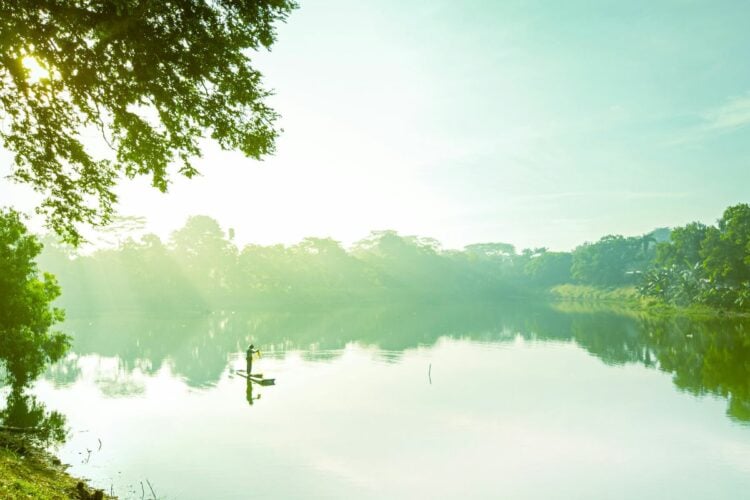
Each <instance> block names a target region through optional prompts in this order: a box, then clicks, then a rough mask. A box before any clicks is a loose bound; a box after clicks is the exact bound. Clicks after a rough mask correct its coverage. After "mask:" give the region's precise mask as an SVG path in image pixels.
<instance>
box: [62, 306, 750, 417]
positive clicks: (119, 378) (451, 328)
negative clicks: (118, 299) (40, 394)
mask: <svg viewBox="0 0 750 500" xmlns="http://www.w3.org/2000/svg"><path fill="white" fill-rule="evenodd" d="M749 325H750V323H748V322H747V320H729V319H712V320H705V321H695V320H689V319H686V318H680V317H675V318H653V317H647V316H637V315H632V314H627V313H622V312H616V311H611V310H609V311H601V310H600V311H593V310H586V309H581V308H578V309H575V310H572V311H571V310H565V311H561V310H557V309H555V308H553V307H550V306H547V305H543V304H539V305H530V304H522V303H513V304H500V305H498V304H473V305H466V304H461V305H446V304H432V305H425V304H419V305H411V304H404V305H401V306H398V307H394V306H382V307H380V306H370V307H364V308H356V309H353V308H331V309H325V310H321V309H300V310H295V311H289V310H283V311H280V310H269V311H260V312H220V313H212V314H205V313H202V314H182V315H175V314H173V315H171V316H169V317H161V316H132V315H128V316H122V317H117V316H111V315H107V316H102V317H93V318H85V319H78V320H70V321H68V322H67V324H66V325H65V328H66V330H67V331H69V332H70V333H71V334H72V335H73V336H74V349H75V350H76V356H71V357H69V358H68V359H67V360H65V361H63V362H61V363H59V364H58V365H56V366H55V367H54V368H53V369H52V370H50V371H49V372H48V375H47V376H48V378H50V379H51V380H53V381H55V383H56V384H59V385H68V384H71V383H73V382H75V381H76V380H78V379H79V378H81V377H83V376H84V375H83V374H82V372H81V369H80V358H79V357H77V356H85V355H88V354H96V355H98V356H104V357H112V358H115V359H117V360H118V367H117V371H116V373H115V374H114V375H111V376H109V377H106V378H102V379H101V380H99V382H98V384H99V386H100V388H101V390H102V391H104V392H106V393H108V394H111V395H128V394H135V393H137V392H138V391H141V390H142V386H141V385H139V384H138V383H137V382H134V381H133V375H134V374H137V373H143V374H145V375H153V374H155V373H157V372H158V371H159V370H161V369H162V367H164V366H165V365H169V367H170V369H171V370H172V372H173V373H175V374H176V375H178V376H180V377H182V378H183V379H184V380H185V381H186V383H187V384H188V385H189V386H190V387H193V388H201V387H211V386H213V385H215V384H216V383H217V382H218V381H219V380H220V378H221V376H222V374H223V373H224V372H225V370H226V368H227V365H228V364H230V363H232V362H235V361H238V360H239V359H241V357H242V354H239V355H238V353H243V354H244V351H245V348H246V346H247V345H248V344H250V343H252V344H254V345H256V346H260V347H262V349H263V352H264V355H265V356H268V357H271V358H273V357H281V356H284V354H285V353H286V352H287V351H289V350H303V351H304V354H303V358H304V359H306V360H312V361H325V360H330V359H333V358H335V357H337V356H339V355H340V353H341V352H342V349H343V348H344V347H345V346H346V345H347V344H349V343H351V342H357V343H359V344H363V345H373V346H377V347H378V348H379V351H378V352H379V356H380V357H381V359H382V360H383V361H386V362H397V361H398V360H399V359H400V358H401V356H403V353H404V351H405V350H406V349H410V348H415V347H418V346H430V345H433V344H435V342H436V341H437V340H438V339H439V338H441V337H451V338H460V339H466V340H471V341H475V342H486V343H493V344H497V343H504V342H509V341H512V340H513V339H515V338H516V337H517V336H520V337H522V338H523V339H525V340H527V341H538V342H564V343H570V342H572V343H575V344H577V345H579V346H580V347H582V348H583V349H585V350H586V351H587V352H589V353H590V354H591V355H593V356H595V357H597V358H599V359H600V360H601V361H602V362H604V363H606V364H608V365H623V364H629V363H637V364H641V365H643V366H646V367H650V368H654V369H659V370H663V371H665V372H668V373H672V374H673V376H674V377H673V378H674V383H675V385H676V387H677V388H679V389H680V390H684V391H688V392H690V393H692V394H696V395H703V394H713V395H717V396H721V397H723V398H726V399H727V400H728V410H727V413H728V415H729V416H730V417H731V418H733V419H735V420H738V421H744V422H750V333H748V332H749V331H750V328H748V326H749ZM258 398H259V395H253V387H252V383H250V382H248V384H247V389H246V399H247V402H248V403H249V404H253V403H254V401H256V400H257V399H258Z"/></svg>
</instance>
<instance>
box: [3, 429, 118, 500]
mask: <svg viewBox="0 0 750 500" xmlns="http://www.w3.org/2000/svg"><path fill="white" fill-rule="evenodd" d="M67 468H68V466H67V465H65V464H63V463H62V462H61V461H60V459H58V458H57V457H56V456H54V455H53V454H52V453H51V452H49V451H47V450H45V449H44V448H42V447H40V446H38V445H36V444H34V443H32V442H31V440H30V439H28V438H26V437H24V436H23V435H20V434H18V433H15V432H9V431H6V430H0V497H1V498H8V499H16V498H18V499H21V498H24V499H26V498H40V499H78V500H94V499H96V500H98V499H106V498H117V497H114V496H110V495H107V494H106V493H105V492H104V491H103V490H99V489H96V488H93V487H91V486H89V485H88V484H86V481H85V480H82V479H79V478H76V477H73V476H71V475H70V474H68V472H67Z"/></svg>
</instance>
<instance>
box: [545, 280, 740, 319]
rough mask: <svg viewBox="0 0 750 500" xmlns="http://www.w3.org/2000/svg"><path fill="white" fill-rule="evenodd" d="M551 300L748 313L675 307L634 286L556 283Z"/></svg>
mask: <svg viewBox="0 0 750 500" xmlns="http://www.w3.org/2000/svg"><path fill="white" fill-rule="evenodd" d="M548 297H549V298H550V299H551V300H552V301H553V302H562V303H579V304H584V305H585V304H591V305H606V306H608V307H616V308H618V309H626V310H629V311H632V312H640V313H648V314H651V315H673V314H679V315H681V316H688V317H692V318H717V317H738V318H741V317H749V316H750V314H748V313H747V312H745V311H733V310H727V309H716V308H713V307H708V306H704V305H691V306H687V307H679V306H675V305H672V304H667V303H665V302H662V301H660V300H658V299H655V298H653V297H644V296H642V295H641V294H639V293H638V290H637V289H636V288H635V287H634V286H623V287H612V288H600V287H595V286H589V285H572V284H566V285H557V286H554V287H552V288H550V289H549V291H548Z"/></svg>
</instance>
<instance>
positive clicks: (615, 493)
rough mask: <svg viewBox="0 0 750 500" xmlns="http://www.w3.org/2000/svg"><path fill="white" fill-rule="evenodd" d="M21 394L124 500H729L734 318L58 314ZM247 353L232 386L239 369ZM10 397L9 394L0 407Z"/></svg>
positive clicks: (566, 310) (743, 355)
mask: <svg viewBox="0 0 750 500" xmlns="http://www.w3.org/2000/svg"><path fill="white" fill-rule="evenodd" d="M64 330H65V331H67V332H69V333H71V334H72V335H73V336H74V349H73V350H74V352H73V354H71V355H70V356H68V357H67V358H66V359H65V360H64V361H63V362H60V363H58V364H57V365H55V366H54V367H52V368H51V369H50V370H49V371H48V373H47V374H46V375H45V377H43V378H42V379H40V380H39V381H38V382H37V383H36V385H35V386H34V389H33V393H34V394H35V395H36V396H37V397H38V399H39V401H43V402H44V404H45V405H46V407H47V410H55V411H59V412H60V413H62V414H63V415H64V416H65V417H66V421H67V429H68V438H67V440H66V441H65V443H64V444H61V445H60V446H59V447H58V448H57V449H56V451H57V454H58V456H59V457H60V458H61V459H62V460H63V462H65V463H69V464H71V469H70V471H71V472H72V473H73V474H74V475H78V476H82V477H87V478H90V479H91V480H92V483H93V485H95V486H97V487H99V488H103V489H105V490H107V491H110V490H112V491H114V493H115V494H117V495H119V496H120V497H122V498H142V497H144V498H152V497H153V496H157V497H158V498H175V499H183V498H184V499H193V498H194V499H206V498H221V499H224V498H227V499H231V498H347V499H351V498H459V497H464V498H512V499H526V498H528V499H536V498H539V499H548V498H571V499H587V498H590V499H602V498H609V499H618V498H622V499H626V498H627V499H630V498H639V499H651V498H653V499H660V500H663V499H671V498H674V499H681V500H682V499H690V498H695V499H706V498H711V499H724V498H726V499H734V498H738V499H739V498H747V495H748V491H750V425H749V424H750V323H747V322H746V321H737V320H728V319H726V320H721V319H716V320H711V321H694V320H690V319H686V318H679V317H675V318H649V317H639V316H636V315H633V314H629V313H626V312H622V311H619V312H618V311H611V310H591V309H587V308H584V307H578V306H565V307H562V306H549V305H537V306H532V305H527V304H521V303H516V304H513V303H511V304H499V305H498V304H469V305H446V304H400V305H396V306H394V305H383V306H376V305H370V306H363V307H358V308H344V307H327V308H324V307H318V308H315V307H308V308H297V309H295V310H287V309H284V308H281V307H279V308H277V309H275V310H267V311H255V312H252V311H245V312H237V311H235V312H232V311H223V312H211V313H208V312H203V313H191V314H184V313H183V314H161V315H159V314H150V315H145V314H140V313H138V312H132V311H131V312H127V313H122V312H118V313H115V312H112V313H108V314H101V315H98V316H94V317H79V318H75V317H72V316H71V318H70V319H69V320H68V321H67V323H66V324H65V325H64ZM251 342H252V343H254V344H255V345H256V346H257V347H259V348H260V349H261V351H262V357H261V358H260V359H259V360H257V361H256V362H255V365H254V366H255V368H254V371H257V372H262V373H263V374H264V375H265V376H266V377H272V378H275V379H276V384H275V385H274V386H260V385H251V386H249V387H248V383H247V381H246V380H245V379H244V378H242V377H241V376H239V375H238V374H237V373H236V371H237V370H238V369H242V368H244V364H245V362H244V350H245V349H246V348H247V345H248V344H249V343H251ZM6 392H7V391H6Z"/></svg>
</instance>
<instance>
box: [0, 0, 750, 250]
mask: <svg viewBox="0 0 750 500" xmlns="http://www.w3.org/2000/svg"><path fill="white" fill-rule="evenodd" d="M300 3H301V8H300V9H299V10H297V11H295V12H294V13H292V15H291V17H290V18H289V20H288V22H287V23H286V24H285V25H283V26H281V27H280V29H279V36H278V42H277V43H276V45H274V47H273V49H272V51H271V53H268V54H265V53H264V54H259V55H258V56H257V57H256V58H255V65H256V67H257V68H258V69H260V70H261V72H262V73H263V74H264V75H265V81H266V85H267V87H270V88H273V89H274V91H275V95H274V97H273V98H271V100H270V101H269V102H270V103H271V104H272V105H273V107H274V108H275V109H276V110H277V111H278V112H279V113H281V115H282V119H281V121H280V126H281V127H282V128H283V129H284V132H283V134H282V136H281V137H280V139H279V140H278V142H277V152H276V154H275V155H274V156H273V157H269V158H267V159H266V160H264V161H262V162H257V161H254V160H250V159H247V158H244V157H242V155H241V154H239V153H232V152H222V151H220V150H219V149H218V148H217V147H216V146H215V145H212V144H208V143H207V144H206V145H205V147H204V156H203V158H202V159H200V160H198V161H197V163H196V165H197V167H198V169H199V170H200V171H201V173H202V176H201V177H199V178H196V179H192V180H189V181H188V180H181V179H177V178H175V179H174V182H173V184H172V185H171V187H170V191H169V193H168V194H166V195H164V194H160V193H158V192H157V191H155V190H153V189H151V188H149V187H148V179H140V180H136V181H125V182H122V183H121V185H120V187H119V188H118V193H119V196H120V212H121V213H122V214H124V215H144V216H146V217H147V218H148V225H147V227H148V229H149V230H151V231H154V232H156V233H157V234H160V235H162V236H166V235H168V234H169V233H170V232H171V231H172V230H174V229H176V228H178V227H179V226H181V225H182V224H183V222H184V220H185V219H186V217H187V216H188V215H191V214H205V215H210V216H212V217H214V218H216V219H217V220H218V221H219V222H220V223H221V224H222V225H223V226H224V227H225V228H229V227H231V228H233V229H235V231H236V235H237V236H236V240H237V241H238V242H239V243H241V244H244V243H250V242H252V243H261V244H269V243H277V242H280V243H294V242H296V241H299V240H300V239H302V238H304V237H306V236H321V237H326V236H330V237H333V238H335V239H337V240H340V241H342V242H343V243H344V244H350V243H352V242H354V241H356V240H358V239H360V238H362V237H364V236H366V235H367V233H369V232H370V231H371V230H380V229H395V230H397V231H399V232H401V233H404V234H417V235H421V236H430V237H434V238H437V239H438V240H440V241H442V242H443V244H444V246H446V247H448V248H459V247H461V246H463V245H466V244H470V243H476V242H488V241H501V242H508V243H512V244H515V245H516V246H517V248H524V247H539V246H546V247H548V248H550V249H555V250H568V249H571V248H573V247H575V246H576V245H578V244H580V243H582V242H584V241H594V240H597V239H598V238H599V237H601V236H603V235H605V234H613V233H616V234H625V235H636V234H642V233H645V232H648V231H650V230H651V229H654V228H656V227H663V226H676V225H682V224H685V223H687V222H691V221H695V220H699V221H702V222H705V223H713V222H715V220H716V219H717V218H718V217H720V216H721V213H722V211H723V209H724V208H726V207H727V206H728V205H731V204H736V203H740V202H748V201H750V190H748V186H750V168H749V167H750V64H748V63H747V54H748V53H749V52H750V30H748V29H747V19H750V3H748V2H739V1H738V2H731V1H711V2H708V1H690V0H680V1H676V0H675V1H669V0H664V1H659V2H653V1H635V0H633V1H628V2H622V1H593V0H592V1H583V0H566V1H565V2H559V1H552V0H549V1H510V0H508V1H502V2H500V1H474V0H464V1H461V2H456V1H453V0H410V1H408V2H404V1H394V0H361V1H357V2H352V1H351V0H301V2H300ZM33 200H34V198H33V197H32V196H30V195H29V194H28V191H27V190H26V189H25V188H23V187H19V186H9V185H8V183H7V182H5V181H2V182H0V205H6V204H13V205H16V206H20V207H23V208H27V207H31V206H32V205H33ZM6 201H7V203H6Z"/></svg>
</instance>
